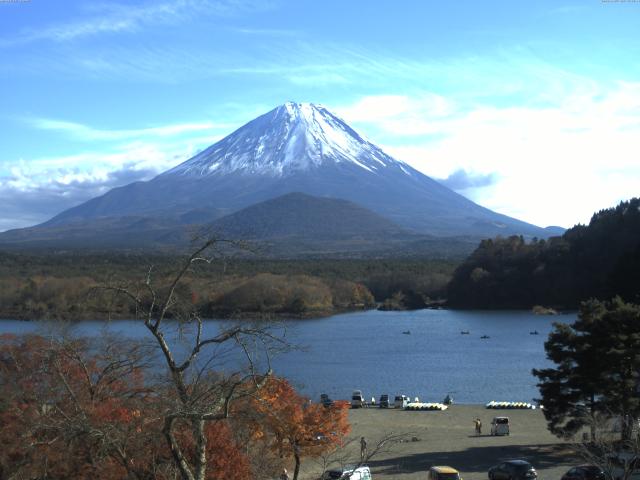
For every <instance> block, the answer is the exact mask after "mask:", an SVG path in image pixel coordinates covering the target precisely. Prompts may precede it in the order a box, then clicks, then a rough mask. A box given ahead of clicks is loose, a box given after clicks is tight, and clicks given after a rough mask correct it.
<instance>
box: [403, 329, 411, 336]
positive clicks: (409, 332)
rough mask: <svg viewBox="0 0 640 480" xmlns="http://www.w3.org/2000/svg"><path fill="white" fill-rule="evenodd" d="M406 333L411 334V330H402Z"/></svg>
mask: <svg viewBox="0 0 640 480" xmlns="http://www.w3.org/2000/svg"><path fill="white" fill-rule="evenodd" d="M402 333H403V334H405V335H411V330H405V331H404V332H402Z"/></svg>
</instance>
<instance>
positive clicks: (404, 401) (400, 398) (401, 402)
mask: <svg viewBox="0 0 640 480" xmlns="http://www.w3.org/2000/svg"><path fill="white" fill-rule="evenodd" d="M407 405H409V397H407V396H406V395H396V398H394V399H393V406H394V407H395V408H407Z"/></svg>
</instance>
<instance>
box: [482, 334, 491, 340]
mask: <svg viewBox="0 0 640 480" xmlns="http://www.w3.org/2000/svg"><path fill="white" fill-rule="evenodd" d="M480 338H482V339H486V338H491V337H490V336H489V335H482V336H481V337H480Z"/></svg>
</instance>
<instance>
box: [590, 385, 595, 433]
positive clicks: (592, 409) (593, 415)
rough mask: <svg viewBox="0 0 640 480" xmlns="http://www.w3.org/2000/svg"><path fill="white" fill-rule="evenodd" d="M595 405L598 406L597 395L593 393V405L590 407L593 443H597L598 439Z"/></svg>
mask: <svg viewBox="0 0 640 480" xmlns="http://www.w3.org/2000/svg"><path fill="white" fill-rule="evenodd" d="M595 406H596V396H595V394H593V393H592V394H591V406H590V408H589V410H590V413H591V425H590V427H591V443H595V441H596V412H595Z"/></svg>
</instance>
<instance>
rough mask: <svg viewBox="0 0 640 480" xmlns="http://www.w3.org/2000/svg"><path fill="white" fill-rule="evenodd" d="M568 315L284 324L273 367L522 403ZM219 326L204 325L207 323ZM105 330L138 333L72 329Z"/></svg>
mask: <svg viewBox="0 0 640 480" xmlns="http://www.w3.org/2000/svg"><path fill="white" fill-rule="evenodd" d="M575 318H576V315H575V314H570V315H561V316H539V315H534V314H532V313H531V312H528V311H526V312H525V311H458V310H418V311H410V312H382V311H375V310H371V311H366V312H357V313H349V314H343V315H335V316H332V317H327V318H321V319H313V320H290V321H287V322H286V335H287V338H288V340H289V341H290V342H292V343H294V344H296V345H298V346H300V347H304V348H303V349H302V350H295V351H292V352H289V353H286V354H283V355H281V356H278V357H276V358H274V359H273V362H272V365H273V368H274V371H275V373H276V374H278V375H281V376H285V377H287V378H289V379H290V380H291V381H292V382H293V383H294V385H296V387H298V388H299V389H300V390H301V391H302V392H303V393H305V394H306V395H309V396H310V397H311V398H313V399H317V398H318V397H319V395H320V393H327V394H329V396H330V397H332V398H345V399H346V398H350V396H351V392H352V391H353V390H354V389H359V390H362V392H363V394H364V396H365V398H368V399H370V398H371V397H372V396H375V397H376V399H378V398H379V397H380V395H381V394H383V393H387V394H389V395H396V394H405V395H409V396H411V397H412V398H413V397H415V396H419V397H420V400H422V401H438V402H439V401H442V400H443V398H444V397H445V395H447V393H449V394H451V395H452V396H453V398H454V400H455V401H456V402H458V403H486V402H488V401H490V400H496V401H526V402H531V401H532V400H533V399H534V398H536V397H537V396H538V390H537V388H536V386H535V384H536V379H535V377H533V376H532V375H531V369H532V368H544V367H546V366H549V365H551V364H550V362H549V361H548V360H546V358H545V353H544V342H545V340H546V339H547V335H548V333H549V332H550V331H551V329H552V323H553V322H559V321H561V322H563V323H564V322H572V321H574V320H575ZM220 324H221V323H220V322H219V321H215V320H212V321H210V322H209V323H208V327H209V328H218V327H219V325H220ZM105 325H107V327H106V328H107V330H109V331H111V332H118V333H120V334H123V335H126V336H130V337H133V338H139V337H141V336H145V330H144V327H143V326H142V325H141V324H140V322H135V321H127V320H119V321H114V322H111V323H109V324H105V322H101V321H84V322H80V323H79V324H77V325H76V326H75V327H74V329H75V330H76V331H77V333H78V334H80V335H102V334H103V330H104V329H105ZM38 329H39V330H41V331H42V330H43V329H44V330H46V329H47V324H42V323H40V322H20V321H14V320H3V321H0V331H1V332H11V333H22V332H33V331H36V330H38ZM461 331H468V332H469V334H468V335H463V334H461V333H460V332H461ZM532 331H537V332H538V333H539V334H538V335H531V334H530V332H532ZM403 332H410V333H408V334H407V333H403ZM481 336H488V337H489V338H487V339H482V338H481Z"/></svg>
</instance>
